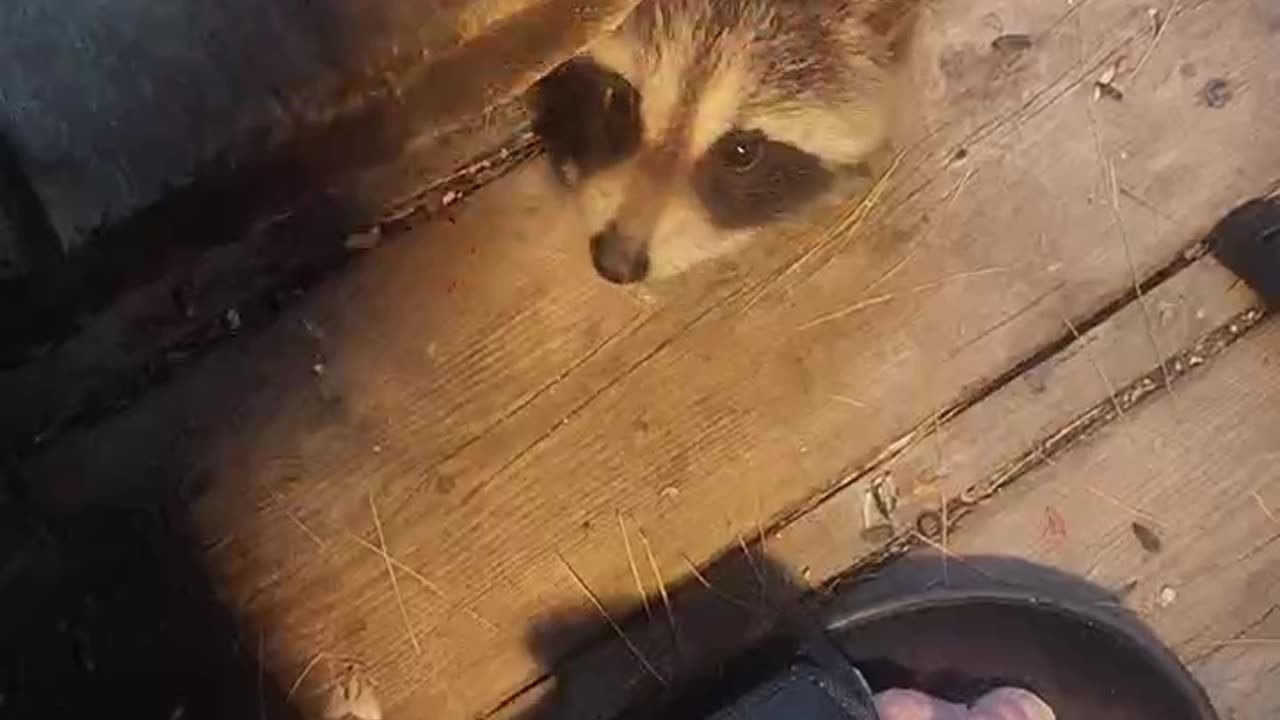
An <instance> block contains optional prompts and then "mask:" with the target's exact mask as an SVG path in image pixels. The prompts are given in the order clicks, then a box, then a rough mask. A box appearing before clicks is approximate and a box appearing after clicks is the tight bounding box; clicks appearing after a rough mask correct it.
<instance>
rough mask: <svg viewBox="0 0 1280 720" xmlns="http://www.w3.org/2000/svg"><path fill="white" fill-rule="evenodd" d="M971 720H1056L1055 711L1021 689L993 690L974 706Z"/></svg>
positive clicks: (1030, 693) (1034, 695)
mask: <svg viewBox="0 0 1280 720" xmlns="http://www.w3.org/2000/svg"><path fill="white" fill-rule="evenodd" d="M971 720H1055V716H1054V714H1053V709H1052V708H1050V707H1049V705H1048V703H1046V702H1045V701H1044V700H1041V699H1040V697H1039V696H1038V695H1036V694H1034V693H1032V692H1029V691H1027V690H1023V689H1021V688H1000V689H998V690H992V691H991V692H989V693H987V694H986V695H983V696H982V697H981V698H979V699H978V702H976V703H974V704H973V713H972V716H971Z"/></svg>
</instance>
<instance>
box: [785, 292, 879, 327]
mask: <svg viewBox="0 0 1280 720" xmlns="http://www.w3.org/2000/svg"><path fill="white" fill-rule="evenodd" d="M893 299H894V296H893V295H880V296H878V297H873V298H870V299H867V300H861V301H859V302H856V303H854V304H852V305H850V306H849V307H846V308H842V309H840V310H837V311H835V312H833V313H829V314H827V315H822V316H821V317H817V318H814V319H813V320H810V321H809V322H807V323H805V324H803V325H801V326H799V327H797V328H796V329H797V330H811V329H813V328H816V327H818V326H819V325H826V324H827V323H829V322H834V321H836V320H841V319H843V318H846V317H849V316H850V315H853V314H854V313H857V312H861V311H863V310H866V309H867V308H871V307H875V306H877V305H883V304H885V303H887V302H890V301H892V300H893Z"/></svg>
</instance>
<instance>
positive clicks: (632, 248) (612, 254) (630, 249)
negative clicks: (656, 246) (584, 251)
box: [591, 223, 649, 285]
mask: <svg viewBox="0 0 1280 720" xmlns="http://www.w3.org/2000/svg"><path fill="white" fill-rule="evenodd" d="M591 262H592V264H593V265H595V267H596V272H597V273H600V277H602V278H604V279H605V280H608V281H609V282H611V283H617V284H618V285H628V284H630V283H635V282H640V281H641V280H643V279H645V277H646V276H647V275H648V274H649V251H648V250H646V249H645V247H644V245H643V243H638V242H635V241H633V240H631V239H630V238H628V237H626V236H625V235H623V234H622V233H621V232H619V231H618V226H617V225H616V224H615V223H609V226H608V227H606V228H605V229H604V230H603V231H601V232H599V233H596V234H595V235H594V236H593V237H592V238H591Z"/></svg>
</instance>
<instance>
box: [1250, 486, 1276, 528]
mask: <svg viewBox="0 0 1280 720" xmlns="http://www.w3.org/2000/svg"><path fill="white" fill-rule="evenodd" d="M1249 494H1250V495H1252V496H1253V501H1254V502H1255V503H1257V504H1258V509H1259V510H1261V511H1262V514H1263V515H1266V516H1267V519H1268V520H1270V521H1271V522H1272V523H1274V524H1276V525H1280V518H1277V517H1276V514H1275V513H1274V512H1272V511H1271V508H1269V507H1267V504H1266V503H1265V502H1263V500H1262V496H1261V495H1259V494H1258V491H1257V490H1254V491H1253V492H1252V493H1249Z"/></svg>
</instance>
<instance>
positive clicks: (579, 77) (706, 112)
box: [531, 0, 917, 283]
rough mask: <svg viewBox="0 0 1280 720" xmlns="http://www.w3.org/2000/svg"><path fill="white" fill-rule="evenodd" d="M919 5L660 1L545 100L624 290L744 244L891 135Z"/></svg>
mask: <svg viewBox="0 0 1280 720" xmlns="http://www.w3.org/2000/svg"><path fill="white" fill-rule="evenodd" d="M916 2H917V0H646V1H645V2H644V3H643V4H641V5H640V7H639V8H637V10H636V11H635V13H634V14H633V15H632V16H631V17H630V19H629V20H627V21H626V22H625V23H624V24H623V26H622V27H621V28H619V29H618V30H617V31H616V32H615V33H614V34H612V35H611V36H609V37H607V38H606V39H604V40H603V41H602V42H600V43H598V44H596V45H595V46H593V47H592V48H591V49H590V51H589V52H588V53H586V54H584V55H582V56H580V57H577V58H575V59H573V60H571V61H569V62H567V63H565V64H564V65H562V66H560V67H559V68H558V69H556V70H555V71H554V72H552V73H551V74H550V75H549V76H548V77H546V78H545V79H544V80H542V81H541V82H539V83H538V85H537V86H536V87H535V88H534V90H533V92H532V93H531V105H532V109H533V113H534V117H535V129H536V130H537V132H538V133H539V135H540V136H541V137H542V139H543V142H544V144H545V146H546V148H547V150H548V154H549V156H550V159H551V161H552V163H553V165H554V167H555V168H556V170H557V171H558V173H559V176H560V178H561V180H563V181H564V183H565V185H566V186H567V187H568V188H569V189H570V192H571V194H572V196H573V199H574V201H575V202H574V205H575V206H576V207H577V208H578V210H579V212H580V213H581V214H582V216H583V217H582V219H583V221H584V226H585V227H586V228H587V231H588V233H589V237H588V238H584V240H587V241H588V243H589V247H590V250H591V257H592V260H593V263H594V265H595V267H596V269H597V271H598V272H599V273H600V275H601V276H602V277H604V278H606V279H607V280H610V281H612V282H615V283H631V282H637V281H640V280H644V279H647V278H659V277H663V276H668V275H673V274H675V273H678V272H680V271H682V270H685V269H687V268H689V267H691V266H693V265H694V264H696V263H698V262H700V261H703V260H706V259H709V258H712V257H717V256H720V255H724V254H726V253H728V252H731V251H733V250H735V249H737V248H739V247H741V246H742V245H743V244H744V243H745V242H746V241H747V240H748V239H749V238H750V237H751V235H752V233H753V231H755V230H756V229H758V228H760V227H762V226H765V225H768V224H770V223H771V222H774V221H776V220H778V219H780V218H782V217H784V216H786V215H788V214H790V213H793V212H795V211H798V210H800V209H802V208H803V207H804V206H806V205H808V204H810V203H812V202H813V201H814V200H816V199H818V198H820V197H822V196H823V195H824V194H826V193H827V192H828V191H829V190H830V189H831V188H832V187H833V185H834V184H835V181H836V180H837V179H838V178H839V177H840V176H841V175H842V174H844V173H848V172H851V171H852V172H857V171H864V170H865V165H864V162H865V161H866V159H867V158H868V156H869V155H871V154H872V153H873V152H875V151H876V150H879V149H880V148H881V147H882V145H883V144H884V143H885V141H886V134H887V126H888V123H889V115H890V108H889V105H890V99H891V96H892V95H891V92H890V87H889V85H890V82H889V81H890V78H891V76H892V74H893V73H892V66H893V64H894V62H893V61H894V56H895V43H896V42H897V41H898V40H900V39H902V37H903V35H904V28H906V27H907V26H908V25H909V18H910V15H911V8H912V7H913V6H914V5H915V4H916Z"/></svg>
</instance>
